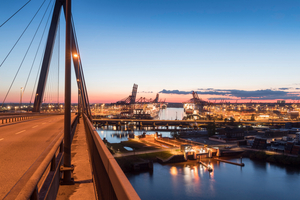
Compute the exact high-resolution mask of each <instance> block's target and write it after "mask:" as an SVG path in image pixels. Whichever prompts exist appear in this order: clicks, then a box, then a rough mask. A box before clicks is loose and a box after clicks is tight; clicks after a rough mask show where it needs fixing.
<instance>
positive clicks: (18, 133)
mask: <svg viewBox="0 0 300 200" xmlns="http://www.w3.org/2000/svg"><path fill="white" fill-rule="evenodd" d="M24 131H26V130H23V131H19V132H17V133H16V135H18V134H20V133H23V132H24Z"/></svg>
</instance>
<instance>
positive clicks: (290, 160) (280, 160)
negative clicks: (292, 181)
mask: <svg viewBox="0 0 300 200" xmlns="http://www.w3.org/2000/svg"><path fill="white" fill-rule="evenodd" d="M242 155H243V157H248V158H250V159H253V160H260V161H265V162H270V163H274V164H280V165H288V166H293V167H300V157H299V156H298V157H292V156H287V155H270V154H267V153H266V152H264V151H255V152H253V151H245V152H244V153H243V154H242Z"/></svg>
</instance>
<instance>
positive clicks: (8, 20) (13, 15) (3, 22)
mask: <svg viewBox="0 0 300 200" xmlns="http://www.w3.org/2000/svg"><path fill="white" fill-rule="evenodd" d="M30 1H31V0H29V1H27V3H25V4H24V5H23V6H22V7H21V8H20V9H19V10H17V12H15V13H14V14H13V15H12V16H10V17H9V18H8V19H7V20H6V21H5V22H3V23H2V24H1V25H0V28H1V27H2V26H3V25H4V24H6V22H8V21H9V20H10V19H11V18H13V16H15V15H16V14H17V13H18V12H19V11H20V10H22V9H23V8H24V7H25V6H26V5H27V4H28V3H29V2H30Z"/></svg>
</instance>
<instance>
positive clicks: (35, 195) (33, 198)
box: [30, 186, 39, 200]
mask: <svg viewBox="0 0 300 200" xmlns="http://www.w3.org/2000/svg"><path fill="white" fill-rule="evenodd" d="M38 199H39V192H38V188H37V186H35V189H34V190H33V193H32V194H31V196H30V200H38Z"/></svg>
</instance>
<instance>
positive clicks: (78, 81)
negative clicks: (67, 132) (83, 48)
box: [73, 53, 81, 123]
mask: <svg viewBox="0 0 300 200" xmlns="http://www.w3.org/2000/svg"><path fill="white" fill-rule="evenodd" d="M73 57H74V58H75V59H76V61H77V66H78V67H77V70H78V71H77V77H78V78H77V85H78V106H77V109H78V116H79V117H80V115H81V106H80V104H81V101H80V99H81V82H80V79H79V77H80V70H79V67H80V65H79V56H78V54H76V53H75V54H73ZM78 123H79V121H78Z"/></svg>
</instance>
